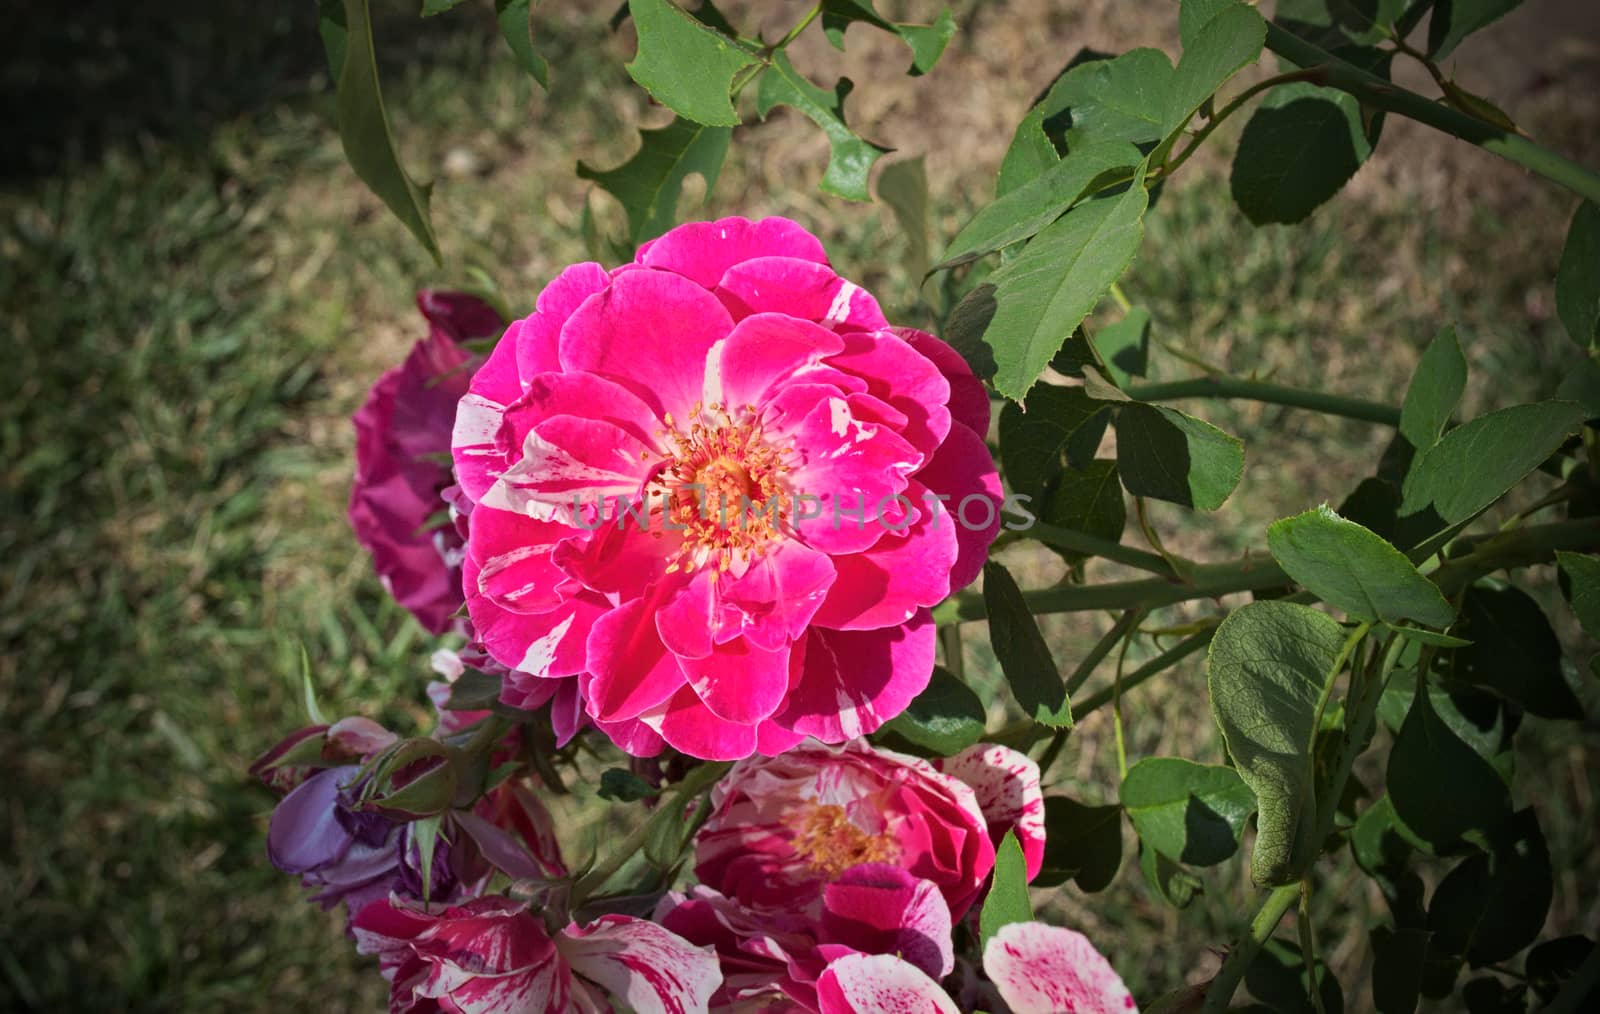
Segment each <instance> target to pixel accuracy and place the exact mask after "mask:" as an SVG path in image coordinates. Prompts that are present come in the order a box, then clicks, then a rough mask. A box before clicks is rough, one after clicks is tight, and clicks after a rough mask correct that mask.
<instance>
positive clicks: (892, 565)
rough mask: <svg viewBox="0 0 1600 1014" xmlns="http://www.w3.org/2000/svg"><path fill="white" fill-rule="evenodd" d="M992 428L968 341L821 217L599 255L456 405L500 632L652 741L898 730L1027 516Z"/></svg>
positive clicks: (501, 349)
mask: <svg viewBox="0 0 1600 1014" xmlns="http://www.w3.org/2000/svg"><path fill="white" fill-rule="evenodd" d="M987 426H988V400H987V398H986V397H985V396H984V393H983V388H982V385H981V384H979V382H978V381H977V380H976V378H974V377H973V375H972V373H971V371H970V370H968V368H967V367H966V365H965V363H964V362H963V361H962V359H961V357H960V356H959V355H956V354H955V353H954V352H953V351H952V350H951V349H950V348H949V347H948V346H946V345H945V344H944V343H942V342H940V341H939V340H938V339H937V338H934V337H932V336H930V335H926V334H922V333H920V332H916V331H910V330H905V329H894V328H890V327H889V325H888V322H887V321H886V320H885V319H884V317H883V314H882V312H881V311H880V310H879V308H878V306H877V304H876V302H875V301H874V300H873V299H872V297H871V296H870V295H868V294H867V293H866V292H865V291H863V290H862V289H860V288H858V287H857V286H855V285H853V284H851V283H850V282H847V281H845V280H843V279H841V278H839V277H838V276H837V275H836V274H834V272H833V270H832V269H831V268H830V267H829V266H828V262H827V258H826V256H825V255H824V253H823V250H822V246H821V244H820V243H819V242H818V241H817V240H816V238H815V237H813V236H811V235H810V234H808V233H807V232H805V231H804V230H803V229H801V228H800V227H799V226H798V225H796V224H794V223H793V222H789V221H787V220H785V219H779V218H772V219H766V220H764V221H761V222H750V221H747V220H745V219H740V218H729V219H723V220H721V221H718V222H707V223H697V224H692V225H685V226H681V227H679V228H677V229H674V230H672V231H671V232H669V233H667V234H666V235H664V236H662V237H661V238H660V239H657V240H655V241H654V242H652V243H648V244H646V245H645V246H644V247H642V248H641V249H640V251H639V254H638V257H637V259H636V261H635V263H632V264H627V265H623V266H622V267H620V268H618V269H617V270H615V271H612V272H607V271H605V270H604V269H602V268H601V267H599V266H598V265H595V264H579V265H575V266H573V267H570V268H568V269H567V270H566V271H564V272H563V273H562V274H561V275H560V276H559V277H557V278H556V279H555V280H554V281H553V282H552V283H551V284H550V285H549V286H548V287H547V288H546V289H545V290H544V291H543V292H542V293H541V294H540V296H539V299H538V303H537V311H536V312H535V313H534V314H533V315H532V316H531V317H528V318H526V319H524V320H521V321H518V322H516V323H514V324H512V325H511V326H510V328H508V329H507V331H506V334H505V337H504V338H503V339H502V340H501V342H500V343H499V345H498V346H497V347H496V348H495V351H494V353H493V354H492V355H491V356H490V358H489V360H488V362H487V363H485V364H484V366H483V367H482V368H481V369H480V370H479V371H478V372H477V374H476V375H475V376H474V377H473V378H472V382H471V388H470V391H469V393H468V394H467V395H466V396H465V397H464V398H462V400H461V403H460V407H459V410H458V411H457V413H456V418H455V435H454V441H453V443H454V446H453V452H454V458H455V466H456V478H457V481H458V482H459V484H460V487H461V492H462V494H463V496H464V497H465V498H466V499H468V500H470V501H471V503H472V507H471V518H470V524H469V535H468V543H467V554H466V560H465V564H464V568H465V571H464V583H465V589H466V597H467V607H468V610H469V612H470V614H471V617H472V623H473V627H474V629H475V631H476V633H477V636H478V637H479V638H480V640H481V641H482V643H483V645H484V647H485V648H486V649H487V651H488V652H489V654H491V655H492V656H493V657H494V658H496V659H497V660H499V661H500V662H501V663H502V664H504V665H505V666H507V667H508V668H509V669H510V670H512V672H513V675H512V676H511V677H509V678H508V680H507V685H508V687H511V688H512V690H513V692H516V693H526V692H527V689H528V684H529V682H530V681H532V680H540V679H548V678H561V677H573V676H576V677H578V679H579V680H580V685H581V688H582V691H583V700H584V704H585V708H586V711H587V714H588V715H589V716H590V717H591V718H592V719H594V720H595V722H596V723H597V724H598V725H599V726H600V727H601V728H602V729H604V730H605V731H607V732H608V733H609V734H611V735H612V736H613V738H614V739H616V740H617V742H618V745H619V746H621V747H622V748H623V749H624V750H627V751H628V752H630V753H634V754H640V755H642V754H647V753H649V752H653V751H655V750H658V749H659V748H660V744H661V741H663V740H664V741H665V742H666V743H667V744H669V745H671V746H673V747H674V748H676V749H678V750H680V751H682V752H684V753H687V754H691V755H693V756H697V757H703V758H713V759H733V758H741V757H747V756H749V755H751V754H752V753H756V752H760V753H763V754H769V755H770V754H774V753H779V752H781V751H783V750H784V749H787V748H788V747H791V746H793V745H794V744H796V743H798V742H799V741H800V740H801V739H803V738H804V737H807V736H812V737H815V738H817V739H819V740H822V741H824V742H832V743H837V742H842V741H844V740H846V739H850V738H853V737H856V736H860V735H863V734H865V733H868V732H871V731H872V730H874V729H876V728H877V727H878V726H879V725H881V724H882V723H883V722H885V721H887V720H888V719H889V718H892V717H893V716H894V715H896V714H898V713H899V712H900V711H901V710H903V709H904V708H905V706H906V705H907V704H908V703H909V702H910V701H911V699H912V698H913V697H915V696H916V695H917V693H919V692H920V691H921V690H922V689H923V687H925V686H926V685H927V680H928V677H929V673H930V672H931V669H932V664H933V654H934V629H933V624H932V622H931V619H930V616H929V611H928V610H929V607H930V606H932V605H933V604H935V603H937V602H939V601H940V600H941V599H943V598H944V597H946V596H947V595H948V594H949V593H950V592H951V591H952V590H953V589H956V588H959V587H961V586H963V585H965V584H967V583H968V582H970V581H971V580H972V579H973V578H974V577H975V576H976V575H977V573H978V571H979V570H980V569H981V567H982V562H983V558H984V556H985V554H986V552H987V550H988V546H989V544H990V542H991V541H992V540H993V538H994V535H995V532H996V531H997V530H998V528H999V524H1000V522H999V515H998V508H999V505H1000V498H1001V493H1000V486H999V481H998V476H997V474H996V471H995V468H994V463H993V460H992V459H991V457H990V455H989V452H988V450H987V449H986V448H985V445H984V443H983V437H982V434H983V432H984V430H985V429H986V428H987ZM619 497H620V498H622V502H621V505H620V506H619V504H618V501H617V498H619ZM804 497H811V498H814V499H813V500H805V499H803V498H804ZM940 498H942V500H941V499H940ZM845 512H849V513H845ZM858 515H859V517H858ZM958 515H959V516H958ZM963 522H965V523H963Z"/></svg>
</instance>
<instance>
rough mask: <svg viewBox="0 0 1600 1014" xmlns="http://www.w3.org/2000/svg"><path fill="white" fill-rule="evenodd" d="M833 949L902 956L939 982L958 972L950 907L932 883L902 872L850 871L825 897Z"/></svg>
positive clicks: (875, 867)
mask: <svg viewBox="0 0 1600 1014" xmlns="http://www.w3.org/2000/svg"><path fill="white" fill-rule="evenodd" d="M822 928H823V933H824V935H825V938H826V939H827V940H828V941H829V942H830V943H836V944H844V945H846V946H848V947H850V948H851V949H853V950H857V951H862V952H864V953H868V954H898V955H900V956H901V957H902V958H905V959H906V960H907V961H909V962H911V963H912V964H913V965H916V966H917V967H918V968H920V969H922V970H923V971H924V972H926V973H928V974H929V975H931V976H933V977H934V978H935V979H942V978H944V977H945V976H947V975H949V974H950V973H951V971H953V970H954V969H955V967H956V957H955V950H954V948H953V945H952V943H951V937H950V934H951V922H950V906H949V905H947V904H945V900H944V895H942V894H940V893H939V887H938V885H937V884H935V883H933V881H931V880H924V879H922V878H921V877H914V876H912V875H911V874H910V873H908V872H907V871H905V870H903V869H901V868H900V867H898V866H887V865H881V864H874V863H869V864H863V865H861V866H855V867H851V868H850V869H848V870H846V871H845V872H844V873H843V874H841V875H840V876H839V878H838V879H837V880H835V881H834V882H833V883H831V884H829V885H828V886H827V887H825V888H824V889H823V892H822Z"/></svg>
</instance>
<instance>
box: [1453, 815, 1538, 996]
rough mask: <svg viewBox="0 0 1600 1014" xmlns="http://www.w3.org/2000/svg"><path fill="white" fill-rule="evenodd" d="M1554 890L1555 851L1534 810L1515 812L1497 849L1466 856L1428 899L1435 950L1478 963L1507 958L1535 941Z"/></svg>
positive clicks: (1477, 965) (1501, 836)
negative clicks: (1552, 866) (1552, 856)
mask: <svg viewBox="0 0 1600 1014" xmlns="http://www.w3.org/2000/svg"><path fill="white" fill-rule="evenodd" d="M1553 894H1554V884H1553V878H1552V876H1551V872H1550V849H1549V847H1548V846H1547V845H1546V844H1545V839H1544V833H1543V832H1542V831H1540V829H1539V818H1538V817H1537V816H1536V815H1535V814H1534V812H1533V811H1532V810H1531V809H1529V810H1521V811H1519V812H1518V813H1517V814H1515V815H1514V816H1513V817H1512V819H1511V823H1510V824H1509V825H1508V826H1507V828H1506V830H1505V832H1504V833H1503V834H1501V835H1499V836H1497V838H1496V840H1495V842H1494V849H1493V852H1492V853H1489V854H1483V853H1478V854H1475V855H1471V856H1468V857H1467V858H1466V859H1464V860H1462V861H1461V863H1459V864H1458V865H1457V866H1456V868H1455V869H1453V870H1451V871H1450V873H1449V874H1448V875H1447V876H1446V877H1445V878H1444V880H1442V881H1440V882H1439V886H1438V887H1437V888H1435V889H1434V893H1433V900H1432V901H1430V902H1429V903H1428V928H1429V929H1430V930H1432V931H1433V949H1434V950H1435V951H1436V952H1442V953H1445V954H1451V955H1464V956H1465V957H1466V958H1467V960H1468V961H1470V962H1471V963H1472V965H1473V967H1475V968H1476V967H1481V966H1483V965H1488V964H1493V963H1494V962H1497V961H1505V960H1507V959H1508V958H1511V957H1513V956H1514V955H1516V954H1517V952H1519V951H1521V950H1522V949H1523V948H1524V947H1526V946H1528V945H1529V944H1531V943H1533V941H1534V940H1535V939H1536V938H1537V937H1538V936H1539V930H1541V929H1542V928H1543V927H1544V920H1545V916H1546V915H1547V914H1549V911H1550V900H1551V897H1552V895H1553Z"/></svg>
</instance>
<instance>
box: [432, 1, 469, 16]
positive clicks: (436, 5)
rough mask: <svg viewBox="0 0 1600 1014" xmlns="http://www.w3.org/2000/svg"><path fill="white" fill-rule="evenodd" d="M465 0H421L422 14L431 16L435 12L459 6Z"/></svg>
mask: <svg viewBox="0 0 1600 1014" xmlns="http://www.w3.org/2000/svg"><path fill="white" fill-rule="evenodd" d="M465 2H466V0H422V16H423V17H425V18H431V17H433V16H434V15H435V14H443V13H444V12H445V11H447V10H449V9H450V8H452V7H459V6H461V5H462V4H463V3H465Z"/></svg>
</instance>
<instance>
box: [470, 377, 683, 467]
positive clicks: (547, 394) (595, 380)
mask: <svg viewBox="0 0 1600 1014" xmlns="http://www.w3.org/2000/svg"><path fill="white" fill-rule="evenodd" d="M558 415H572V416H592V415H603V416H604V417H605V420H606V422H608V423H612V424H613V425H616V426H619V427H621V428H622V429H624V430H626V431H627V433H628V435H629V436H631V437H633V438H634V439H635V440H637V441H639V443H640V445H641V446H643V447H647V448H649V449H651V450H652V451H654V450H656V449H657V444H656V438H655V432H656V430H658V429H660V428H661V424H660V423H659V422H658V421H657V420H656V417H655V414H654V413H653V412H651V411H650V406H648V405H646V404H645V403H644V402H643V401H641V400H639V397H638V396H637V395H635V394H634V393H633V392H632V391H630V390H628V389H627V388H626V387H623V386H622V385H621V384H617V383H613V382H612V381H609V380H606V379H605V378H604V377H597V376H595V375H594V374H592V373H540V374H535V375H534V376H533V377H532V378H531V379H529V380H528V381H527V390H526V391H525V392H524V394H523V395H522V397H521V398H519V399H517V401H515V402H513V403H512V404H511V405H509V406H508V407H507V408H506V411H505V427H506V429H505V430H504V431H503V432H502V433H501V439H502V441H503V442H504V443H505V444H506V445H508V446H511V447H521V446H522V445H523V443H524V442H525V441H526V440H527V437H528V431H529V430H532V429H533V428H534V427H535V426H537V425H539V424H540V423H542V422H544V421H545V420H546V419H549V418H551V417H552V416H558Z"/></svg>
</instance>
